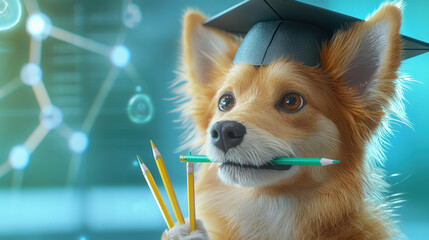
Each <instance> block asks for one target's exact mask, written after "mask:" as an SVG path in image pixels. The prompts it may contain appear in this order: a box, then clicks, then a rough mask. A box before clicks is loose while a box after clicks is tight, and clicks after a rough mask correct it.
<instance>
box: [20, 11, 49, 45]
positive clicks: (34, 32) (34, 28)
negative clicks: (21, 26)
mask: <svg viewBox="0 0 429 240" xmlns="http://www.w3.org/2000/svg"><path fill="white" fill-rule="evenodd" d="M26 27H27V32H28V33H29V34H30V35H31V36H32V37H34V38H37V39H45V38H46V37H48V35H49V33H50V32H51V30H52V25H51V20H50V19H49V18H48V16H46V15H45V14H43V13H33V14H31V15H30V16H29V17H28V19H27V25H26Z"/></svg>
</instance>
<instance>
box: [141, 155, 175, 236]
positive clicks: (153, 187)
mask: <svg viewBox="0 0 429 240" xmlns="http://www.w3.org/2000/svg"><path fill="white" fill-rule="evenodd" d="M137 159H138V160H139V163H140V168H141V169H142V172H143V175H144V178H145V179H146V182H147V184H148V185H149V188H150V191H151V192H152V194H153V197H154V198H155V201H156V203H157V204H158V207H159V210H161V213H162V216H163V217H164V220H165V222H166V223H167V227H168V229H171V228H172V227H173V226H174V222H173V219H172V218H171V216H170V213H168V210H167V206H165V203H164V201H163V200H162V197H161V193H159V190H158V187H157V186H156V184H155V181H154V180H153V177H152V174H151V173H150V171H149V169H148V168H147V167H146V165H144V163H143V161H142V159H141V158H140V156H139V155H137Z"/></svg>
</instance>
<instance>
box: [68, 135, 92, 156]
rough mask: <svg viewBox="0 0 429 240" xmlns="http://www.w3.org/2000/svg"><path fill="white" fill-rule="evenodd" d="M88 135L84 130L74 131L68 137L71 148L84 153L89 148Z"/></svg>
mask: <svg viewBox="0 0 429 240" xmlns="http://www.w3.org/2000/svg"><path fill="white" fill-rule="evenodd" d="M88 142H89V141H88V136H87V135H86V134H85V133H84V132H74V133H73V134H72V135H71V136H70V137H69V139H68V144H69V148H70V150H72V151H73V152H75V153H82V152H85V150H86V149H87V148H88Z"/></svg>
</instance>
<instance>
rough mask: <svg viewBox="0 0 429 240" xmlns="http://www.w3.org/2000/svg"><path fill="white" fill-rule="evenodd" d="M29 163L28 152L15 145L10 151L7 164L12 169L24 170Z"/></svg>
mask: <svg viewBox="0 0 429 240" xmlns="http://www.w3.org/2000/svg"><path fill="white" fill-rule="evenodd" d="M29 161H30V151H28V149H27V148H26V147H25V146H23V145H17V146H15V147H13V148H12V149H11V150H10V153H9V164H10V166H12V168H13V169H17V170H20V169H24V168H26V167H27V166H28V163H29Z"/></svg>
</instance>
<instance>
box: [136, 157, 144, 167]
mask: <svg viewBox="0 0 429 240" xmlns="http://www.w3.org/2000/svg"><path fill="white" fill-rule="evenodd" d="M136 157H137V159H138V160H139V163H140V164H143V165H144V163H143V161H142V159H141V158H140V156H139V155H136Z"/></svg>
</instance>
